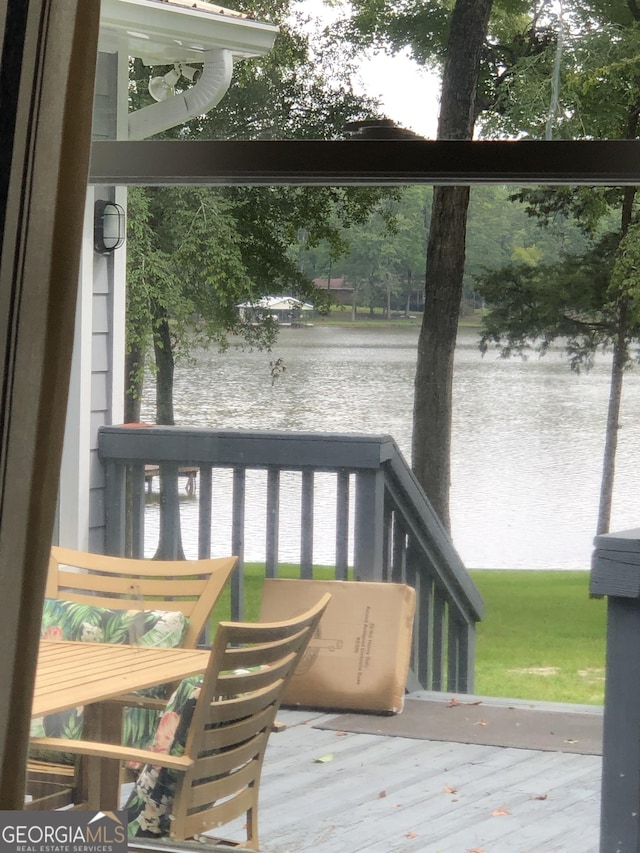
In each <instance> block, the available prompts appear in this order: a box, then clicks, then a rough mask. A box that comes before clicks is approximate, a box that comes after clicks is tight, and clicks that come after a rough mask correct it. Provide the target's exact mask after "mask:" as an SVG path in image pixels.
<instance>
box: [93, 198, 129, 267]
mask: <svg viewBox="0 0 640 853" xmlns="http://www.w3.org/2000/svg"><path fill="white" fill-rule="evenodd" d="M125 234H126V222H125V214H124V209H123V208H122V207H121V206H120V205H119V204H116V203H115V202H114V201H104V200H103V199H97V200H96V203H95V207H94V212H93V248H94V249H95V250H96V252H98V253H99V254H100V255H110V254H111V252H113V251H115V250H116V249H119V248H120V246H122V244H123V243H124V238H125Z"/></svg>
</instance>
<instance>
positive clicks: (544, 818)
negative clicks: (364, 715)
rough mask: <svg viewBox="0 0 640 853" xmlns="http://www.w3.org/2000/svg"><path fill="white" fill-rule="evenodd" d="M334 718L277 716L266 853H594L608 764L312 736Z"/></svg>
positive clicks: (268, 772) (267, 780)
mask: <svg viewBox="0 0 640 853" xmlns="http://www.w3.org/2000/svg"><path fill="white" fill-rule="evenodd" d="M492 701H498V700H492ZM546 707H547V708H548V707H549V706H546ZM596 713H597V712H596ZM333 717H335V715H321V714H319V713H316V714H313V713H311V712H301V711H282V712H281V713H280V715H279V719H280V720H281V721H282V722H284V723H286V725H287V728H286V730H285V731H283V732H280V733H277V734H274V735H272V737H271V739H270V743H269V748H268V752H267V757H266V760H265V766H264V771H263V776H262V785H261V804H260V834H261V850H262V851H263V853H359V851H367V853H394V851H403V853H404V851H407V853H409V852H410V851H416V853H418V851H419V853H597V851H598V835H599V830H598V824H599V810H600V772H601V758H600V756H597V755H580V754H567V753H562V752H549V751H544V752H543V751H536V750H531V749H515V748H504V747H496V746H482V745H469V744H457V743H448V742H441V741H434V740H420V739H413V738H405V737H381V736H378V735H373V734H351V733H337V732H335V731H329V730H322V729H318V728H314V723H317V722H321V721H323V720H325V721H326V720H327V719H331V718H333ZM328 756H330V757H331V758H330V760H325V761H319V760H318V759H322V758H326V757H328ZM228 829H230V827H225V835H226V834H227V830H228Z"/></svg>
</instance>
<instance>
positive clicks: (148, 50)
mask: <svg viewBox="0 0 640 853" xmlns="http://www.w3.org/2000/svg"><path fill="white" fill-rule="evenodd" d="M277 32H278V27H277V26H274V25H272V24H265V23H262V22H261V21H256V20H253V19H252V18H248V17H246V16H244V15H241V14H240V13H238V12H233V11H231V10H229V9H224V8H222V7H221V6H218V5H211V6H209V4H207V3H204V2H202V0H195V2H194V0H191V2H189V3H188V4H187V3H185V2H184V1H183V0H102V4H101V12H100V50H103V51H106V52H115V51H121V52H126V53H127V54H128V55H129V56H135V57H139V58H140V59H141V60H142V61H143V62H144V64H145V65H171V64H173V63H175V62H202V58H203V54H204V52H205V51H207V50H211V49H213V48H219V49H224V50H229V51H231V53H232V54H233V56H234V58H243V57H252V56H263V55H264V54H266V53H267V52H268V51H269V50H270V49H271V47H272V46H273V42H274V39H275V37H276V34H277Z"/></svg>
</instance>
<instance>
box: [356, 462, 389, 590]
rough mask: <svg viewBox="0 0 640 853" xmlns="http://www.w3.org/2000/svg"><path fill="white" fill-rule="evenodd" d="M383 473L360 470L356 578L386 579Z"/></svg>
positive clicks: (357, 501) (368, 579)
mask: <svg viewBox="0 0 640 853" xmlns="http://www.w3.org/2000/svg"><path fill="white" fill-rule="evenodd" d="M383 544H384V473H383V471H382V470H381V469H377V470H369V471H358V473H357V475H356V511H355V541H354V559H353V562H354V577H355V580H367V581H382V580H383V568H384V566H383Z"/></svg>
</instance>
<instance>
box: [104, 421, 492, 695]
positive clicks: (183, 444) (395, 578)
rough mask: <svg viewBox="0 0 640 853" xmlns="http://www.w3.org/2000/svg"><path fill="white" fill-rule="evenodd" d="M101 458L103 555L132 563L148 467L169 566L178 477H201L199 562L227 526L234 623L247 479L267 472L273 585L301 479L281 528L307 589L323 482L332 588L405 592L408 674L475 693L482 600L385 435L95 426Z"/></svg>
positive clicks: (427, 685) (267, 546) (268, 566)
mask: <svg viewBox="0 0 640 853" xmlns="http://www.w3.org/2000/svg"><path fill="white" fill-rule="evenodd" d="M99 456H100V459H101V461H102V463H103V465H104V468H105V491H106V494H105V501H106V519H107V522H106V523H107V528H106V549H107V552H108V553H111V554H124V553H126V550H127V548H128V551H129V553H131V554H132V555H133V556H143V555H144V541H145V529H144V528H145V474H146V473H147V472H148V471H149V468H147V467H145V466H149V465H153V466H157V467H158V469H159V470H160V472H161V474H162V476H163V478H164V483H165V488H163V495H162V500H161V503H160V528H161V533H160V535H161V537H162V538H163V540H164V541H163V545H164V549H165V555H166V554H167V550H168V551H169V556H170V557H171V556H173V557H176V556H177V553H175V548H176V547H177V546H176V544H175V543H176V542H177V541H178V539H177V536H176V533H177V525H178V524H179V498H178V477H179V474H180V470H181V469H185V468H197V469H198V474H197V495H196V498H195V499H196V500H197V501H198V556H199V557H201V558H204V557H209V556H211V539H212V536H211V532H212V525H215V526H220V525H227V526H228V528H229V533H230V546H231V550H232V553H234V554H237V555H238V557H239V569H238V571H236V572H234V576H233V578H232V585H231V606H232V618H234V619H237V618H242V606H243V605H242V602H243V579H244V572H243V569H244V539H245V524H246V518H245V507H246V482H247V474H248V473H249V472H252V471H266V472H267V473H266V485H265V489H266V499H265V515H266V518H265V543H264V563H265V574H266V576H267V577H277V575H278V566H279V563H280V562H281V560H280V555H279V530H280V523H281V512H280V510H281V500H280V498H281V488H280V486H281V477H282V475H283V474H284V473H285V472H292V471H294V472H299V476H300V478H301V485H300V503H299V512H298V515H297V518H291V517H290V515H289V516H288V517H287V519H286V522H287V523H288V524H292V523H297V524H299V526H300V560H299V567H300V568H299V576H300V577H301V578H303V579H310V578H311V577H312V573H313V565H314V539H313V517H314V493H315V479H316V476H317V475H318V474H319V473H322V474H323V475H325V474H327V473H329V474H330V475H331V476H332V477H333V478H334V480H335V501H334V507H335V560H334V566H335V574H334V576H335V579H336V580H348V579H350V578H353V579H355V580H363V581H389V582H396V583H408V584H410V585H411V586H413V587H414V588H415V589H416V602H417V607H416V619H415V630H414V643H413V656H412V672H413V674H414V675H415V676H416V677H417V680H418V681H419V683H420V686H421V687H422V688H424V689H431V690H452V691H458V692H471V691H472V689H473V672H474V658H475V643H474V641H475V625H476V623H477V622H478V621H479V620H480V619H481V618H482V611H483V603H482V598H481V596H480V594H479V592H478V590H477V588H476V586H475V585H474V583H473V581H472V580H471V578H470V576H469V574H468V572H467V571H466V569H465V567H464V565H463V564H462V562H461V560H460V558H459V556H458V554H457V553H456V551H455V549H454V547H453V545H452V543H451V540H450V538H449V536H448V534H447V533H446V531H445V529H444V528H443V526H442V524H441V523H440V521H439V519H438V517H437V516H436V514H435V512H434V511H433V509H432V507H431V505H430V504H429V502H428V500H427V499H426V497H425V494H424V492H423V490H422V489H421V487H420V486H419V484H418V482H417V480H416V478H415V477H414V475H413V473H412V472H411V469H410V468H409V466H408V465H407V463H406V461H405V460H404V458H403V456H402V454H401V453H400V451H399V449H398V447H397V445H396V444H395V442H394V440H393V439H392V438H391V437H390V436H386V435H383V436H377V435H373V436H372V435H334V434H327V433H295V432H272V431H250V430H233V431H214V430H208V429H192V428H186V427H145V428H140V429H131V428H128V427H101V428H100V432H99ZM225 470H231V471H232V478H233V480H232V482H233V488H232V501H231V508H230V512H229V517H226V518H225V517H222V516H221V514H220V508H219V507H218V506H216V507H215V509H216V512H215V513H214V512H213V510H212V507H213V501H214V485H215V482H216V476H217V475H219V474H220V472H222V471H225ZM352 503H353V506H352V505H351V504H352ZM252 521H253V519H252ZM127 531H128V534H127ZM350 539H351V541H350ZM127 540H129V542H127ZM172 548H173V549H174V552H173V553H172V552H171V549H172ZM350 555H351V556H350ZM350 560H351V563H352V564H351V565H350ZM416 686H417V685H416Z"/></svg>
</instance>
